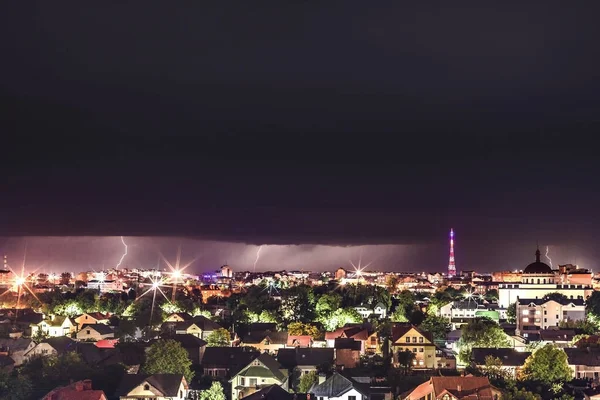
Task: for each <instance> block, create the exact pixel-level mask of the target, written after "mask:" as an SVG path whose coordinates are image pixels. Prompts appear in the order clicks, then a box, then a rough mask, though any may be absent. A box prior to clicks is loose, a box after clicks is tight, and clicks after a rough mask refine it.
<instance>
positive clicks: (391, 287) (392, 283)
mask: <svg viewBox="0 0 600 400" xmlns="http://www.w3.org/2000/svg"><path fill="white" fill-rule="evenodd" d="M398 283H400V279H398V277H397V276H396V275H388V276H386V278H385V287H386V289H387V290H388V292H390V293H392V294H394V293H396V290H397V289H398Z"/></svg>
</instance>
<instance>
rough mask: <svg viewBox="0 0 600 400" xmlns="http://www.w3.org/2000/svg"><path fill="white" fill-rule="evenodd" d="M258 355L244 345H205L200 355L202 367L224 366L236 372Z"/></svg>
mask: <svg viewBox="0 0 600 400" xmlns="http://www.w3.org/2000/svg"><path fill="white" fill-rule="evenodd" d="M259 355H260V353H259V352H257V351H254V350H250V349H248V348H246V347H207V348H206V350H204V356H203V357H202V365H203V366H204V368H226V369H229V370H230V372H231V373H232V374H234V373H236V372H238V371H239V370H240V369H242V368H243V367H245V366H246V365H248V364H249V363H250V361H252V360H254V359H255V358H256V357H258V356H259Z"/></svg>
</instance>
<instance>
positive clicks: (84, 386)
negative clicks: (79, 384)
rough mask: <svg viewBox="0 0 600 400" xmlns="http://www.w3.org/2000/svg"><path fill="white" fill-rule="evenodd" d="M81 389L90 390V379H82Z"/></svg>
mask: <svg viewBox="0 0 600 400" xmlns="http://www.w3.org/2000/svg"><path fill="white" fill-rule="evenodd" d="M83 390H92V380H91V379H86V380H84V381H83Z"/></svg>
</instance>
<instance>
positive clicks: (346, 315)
mask: <svg viewBox="0 0 600 400" xmlns="http://www.w3.org/2000/svg"><path fill="white" fill-rule="evenodd" d="M320 321H321V323H322V324H323V326H325V329H327V330H328V331H333V330H335V329H337V328H341V327H342V326H344V325H346V324H352V323H354V324H356V323H359V322H362V317H361V316H360V314H359V313H358V311H356V310H355V309H354V308H350V307H348V308H340V309H337V310H335V311H334V312H333V313H332V314H331V315H330V316H329V317H328V318H322V319H321V320H320Z"/></svg>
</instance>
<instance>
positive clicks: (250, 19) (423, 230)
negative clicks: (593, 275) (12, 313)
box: [0, 1, 600, 272]
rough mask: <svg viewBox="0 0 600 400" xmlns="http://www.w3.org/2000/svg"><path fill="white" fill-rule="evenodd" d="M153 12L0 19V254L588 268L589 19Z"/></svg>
mask: <svg viewBox="0 0 600 400" xmlns="http://www.w3.org/2000/svg"><path fill="white" fill-rule="evenodd" d="M157 4H159V3H156V4H154V3H153V2H148V3H145V4H144V7H141V6H140V5H139V4H138V3H136V2H118V3H113V4H96V5H90V4H85V5H82V4H77V3H74V4H71V5H69V6H68V7H67V6H65V5H62V4H49V3H47V2H41V1H40V2H27V3H26V4H25V3H24V2H13V3H7V4H3V5H2V6H1V7H2V8H1V9H0V38H1V39H0V46H1V47H0V54H1V62H0V130H1V132H2V139H1V140H0V148H1V149H2V153H1V154H2V157H1V163H2V171H1V172H2V175H1V176H2V184H1V185H2V186H1V189H2V193H1V196H0V206H1V207H0V234H2V235H4V236H6V238H5V239H4V240H3V242H2V243H3V244H2V251H4V252H7V253H9V254H11V257H13V256H12V255H13V254H14V255H15V256H14V257H15V258H16V257H20V256H17V255H18V254H22V246H23V242H24V240H23V239H20V238H18V237H21V236H25V235H27V236H28V235H34V236H46V235H57V236H69V237H70V238H52V239H39V238H31V239H30V241H29V249H30V250H29V251H30V252H31V257H32V258H31V260H32V261H31V262H32V263H36V262H43V261H40V260H44V259H50V258H51V259H52V260H54V261H53V262H55V263H57V265H60V266H61V267H62V266H64V268H77V267H79V266H80V265H82V264H83V265H84V266H87V265H88V264H89V265H92V266H94V268H97V267H98V266H99V265H102V264H103V263H104V264H109V263H111V262H115V257H116V259H117V260H118V257H119V255H120V253H119V252H120V250H121V247H120V246H119V240H118V237H114V236H115V235H121V234H123V235H126V236H128V237H132V238H131V240H132V241H133V242H134V253H135V254H136V255H135V256H132V260H131V262H132V263H133V262H139V263H140V264H141V265H146V264H151V263H155V261H153V260H156V251H157V250H156V247H159V248H161V246H162V247H163V249H162V251H163V252H165V253H169V254H172V256H173V257H174V251H175V250H174V249H175V248H176V246H177V245H176V243H178V242H179V241H180V240H182V241H183V249H184V252H185V251H189V256H190V258H193V257H199V258H198V261H197V263H195V264H194V268H195V269H197V270H198V271H200V270H208V269H212V268H214V267H217V266H218V265H220V264H221V263H224V262H229V263H230V264H231V265H233V266H234V268H239V269H246V268H249V267H251V265H252V262H253V257H254V255H255V252H256V245H260V244H270V245H275V244H276V245H280V246H286V247H280V246H272V247H266V249H267V251H265V252H264V264H262V265H261V264H259V268H262V269H269V268H280V267H281V268H288V269H291V268H314V269H325V268H334V267H336V266H339V265H342V266H344V265H348V259H353V260H355V261H356V260H357V259H358V258H359V257H360V255H361V254H362V257H363V260H365V261H371V260H373V261H374V264H373V266H374V267H376V268H378V269H396V270H423V269H425V270H443V269H444V268H445V266H446V264H447V242H446V241H447V234H448V230H449V229H450V227H453V228H454V229H455V230H456V233H457V250H456V253H457V254H456V256H457V267H458V269H463V268H464V269H477V270H480V271H482V272H484V271H491V270H494V269H499V268H521V267H523V266H525V265H527V263H529V262H530V261H532V260H533V257H534V256H533V253H534V251H535V245H536V242H539V244H540V247H542V246H543V247H545V246H546V245H550V248H551V254H554V255H555V257H556V258H553V259H554V260H556V261H557V262H559V263H566V262H577V263H579V264H581V265H582V266H588V267H591V268H594V267H596V264H597V261H596V260H597V259H598V257H599V256H600V250H598V247H597V243H598V239H599V238H600V228H598V225H597V223H596V221H598V216H599V215H598V214H599V213H598V204H600V203H599V200H600V192H599V191H598V178H597V177H598V176H599V174H598V173H599V172H600V168H598V167H599V165H598V162H597V161H596V158H597V153H598V150H597V149H598V145H597V144H596V143H597V142H598V139H596V138H595V133H596V132H600V129H599V128H600V98H599V97H600V95H599V93H600V46H598V43H597V38H598V37H600V26H599V25H598V24H597V23H596V22H597V21H596V16H597V15H598V11H600V4H598V3H588V4H586V3H585V2H581V3H577V4H570V5H569V7H564V4H562V5H561V4H560V3H559V2H548V3H545V4H544V6H543V7H542V6H536V5H523V4H520V5H510V4H501V5H494V7H493V8H492V7H491V5H489V4H483V3H479V4H478V5H473V6H471V5H466V4H463V5H461V6H457V5H455V4H453V5H435V6H434V5H426V4H419V5H412V6H409V7H407V6H406V5H400V4H398V3H397V2H378V3H377V5H376V6H373V5H370V6H369V7H368V8H367V7H364V3H362V2H355V1H344V2H326V3H321V4H319V3H318V2H309V1H291V2H276V3H275V2H273V4H269V2H267V3H264V4H261V5H256V4H249V3H244V2H232V3H231V2H230V3H227V4H223V3H219V4H216V3H215V4H212V5H211V4H204V3H202V2H200V3H198V2H197V3H193V4H186V5H185V6H179V7H172V6H167V5H166V4H161V5H157ZM78 235H90V236H102V238H75V236H78ZM104 236H112V237H104ZM133 236H145V237H150V236H155V238H153V239H151V238H141V237H138V238H133ZM8 237H12V238H10V239H9V238H8ZM158 237H171V239H167V238H164V239H159V238H158ZM181 237H187V239H185V240H184V239H179V238H181ZM245 244H249V245H248V246H246V245H245ZM296 245H298V246H296ZM359 245H364V246H362V247H356V246H359ZM377 245H386V246H383V247H382V246H377ZM347 246H354V247H347ZM36 248H37V250H35V249H36ZM269 249H270V251H269ZM36 252H37V253H38V254H36ZM269 253H270V254H271V255H270V256H269ZM47 254H49V255H47ZM134 260H137V261H134ZM46 262H48V261H46Z"/></svg>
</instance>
